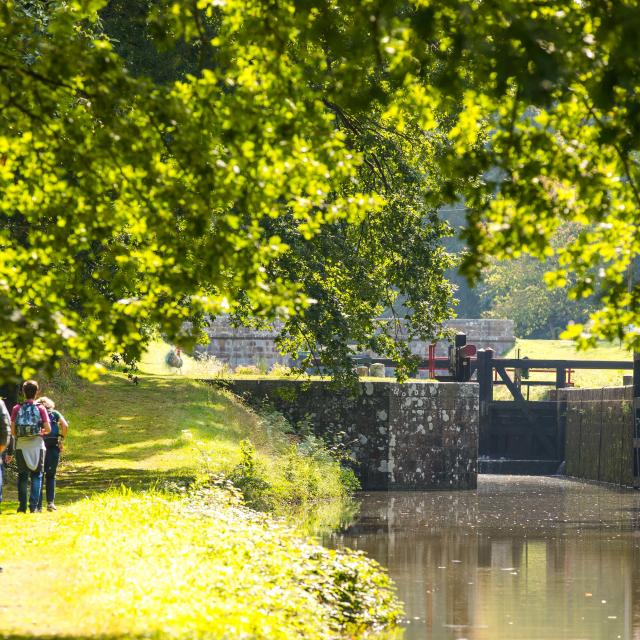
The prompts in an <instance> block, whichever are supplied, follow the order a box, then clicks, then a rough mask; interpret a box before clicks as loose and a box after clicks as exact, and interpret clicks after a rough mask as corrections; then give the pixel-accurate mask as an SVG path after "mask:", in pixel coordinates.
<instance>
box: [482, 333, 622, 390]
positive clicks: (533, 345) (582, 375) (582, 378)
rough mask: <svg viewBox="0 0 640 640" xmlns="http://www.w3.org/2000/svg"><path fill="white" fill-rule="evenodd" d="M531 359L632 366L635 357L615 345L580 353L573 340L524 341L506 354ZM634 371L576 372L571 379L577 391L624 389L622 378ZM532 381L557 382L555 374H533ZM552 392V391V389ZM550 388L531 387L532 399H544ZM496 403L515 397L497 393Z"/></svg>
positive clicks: (520, 341)
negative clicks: (613, 361) (617, 362)
mask: <svg viewBox="0 0 640 640" xmlns="http://www.w3.org/2000/svg"><path fill="white" fill-rule="evenodd" d="M518 353H519V354H520V357H521V358H522V357H524V356H527V357H529V358H532V359H533V358H546V359H554V360H622V361H626V362H630V361H631V360H632V355H631V354H630V353H629V352H628V351H626V350H624V349H621V348H620V347H619V346H617V345H613V344H606V343H603V344H600V345H599V346H598V348H596V349H590V350H588V351H578V350H577V349H576V346H575V344H574V343H573V342H572V341H571V340H524V339H520V338H519V339H518V340H517V341H516V344H515V345H514V347H513V348H512V349H511V350H510V351H509V352H507V353H506V354H504V356H502V357H504V358H515V357H517V356H518ZM630 373H631V371H626V370H623V369H581V370H576V371H573V372H572V375H571V379H572V381H573V383H574V385H575V386H576V387H582V388H598V387H616V386H620V385H622V377H623V375H625V374H630ZM530 375H531V378H530V379H531V380H549V381H551V382H554V381H555V373H531V374H530ZM549 388H551V387H549ZM547 390H548V388H547V387H538V388H536V387H531V398H538V397H541V396H542V395H543V394H544V393H545V392H546V391H547ZM494 395H495V397H496V399H502V398H503V396H504V398H506V397H509V398H510V397H511V396H510V395H509V392H508V391H507V390H506V389H503V388H500V389H497V390H496V391H495V393H494Z"/></svg>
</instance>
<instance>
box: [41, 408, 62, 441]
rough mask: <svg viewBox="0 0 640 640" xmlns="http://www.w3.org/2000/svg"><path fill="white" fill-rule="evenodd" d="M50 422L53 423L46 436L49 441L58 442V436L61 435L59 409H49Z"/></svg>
mask: <svg viewBox="0 0 640 640" xmlns="http://www.w3.org/2000/svg"><path fill="white" fill-rule="evenodd" d="M47 413H48V414H49V423H50V424H51V431H50V432H49V433H47V435H46V436H45V437H44V439H45V441H46V442H47V443H52V442H56V443H57V442H58V436H59V435H60V414H59V413H58V412H57V411H49V410H47Z"/></svg>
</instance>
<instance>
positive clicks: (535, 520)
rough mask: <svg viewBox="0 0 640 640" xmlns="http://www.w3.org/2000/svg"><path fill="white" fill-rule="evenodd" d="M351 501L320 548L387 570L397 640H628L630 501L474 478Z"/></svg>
mask: <svg viewBox="0 0 640 640" xmlns="http://www.w3.org/2000/svg"><path fill="white" fill-rule="evenodd" d="M360 501H361V509H360V514H359V517H358V519H357V520H356V521H355V522H354V523H353V524H352V525H350V526H348V527H347V528H346V529H344V530H343V531H339V532H337V533H333V534H331V535H330V536H328V537H327V538H326V539H325V540H324V542H325V544H327V545H329V546H333V547H350V548H352V549H360V550H362V551H365V552H366V553H367V554H368V555H369V556H370V557H373V558H375V559H376V560H378V562H380V563H381V564H383V565H384V566H386V567H387V568H388V569H389V572H390V574H391V576H392V578H393V579H394V581H395V583H396V585H397V588H398V595H399V597H400V598H401V600H402V601H403V602H404V603H405V613H406V620H405V626H406V630H405V635H404V638H405V640H414V639H418V638H420V639H421V640H422V639H432V640H462V639H466V640H616V639H618V638H621V639H624V640H640V492H637V491H631V490H629V491H627V490H616V489H610V488H606V487H602V486H597V485H594V484H585V483H580V482H576V481H570V480H564V479H561V478H548V477H531V476H528V477H527V476H480V477H479V482H478V489H477V491H465V492H429V493H422V492H419V493H415V492H388V493H386V492H375V493H364V494H361V496H360Z"/></svg>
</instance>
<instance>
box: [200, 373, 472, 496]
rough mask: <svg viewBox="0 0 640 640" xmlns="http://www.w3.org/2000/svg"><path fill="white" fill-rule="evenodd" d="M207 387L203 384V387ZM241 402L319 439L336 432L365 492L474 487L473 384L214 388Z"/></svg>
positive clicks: (240, 384) (253, 383) (252, 383)
mask: <svg viewBox="0 0 640 640" xmlns="http://www.w3.org/2000/svg"><path fill="white" fill-rule="evenodd" d="M210 382H211V381H210ZM215 384H222V385H224V386H225V387H226V388H228V389H230V390H231V391H232V392H233V393H235V394H237V395H239V396H242V397H243V398H244V399H245V400H246V401H247V402H249V404H251V405H253V406H260V405H261V404H263V403H264V402H265V401H266V402H268V404H269V405H271V406H273V407H274V408H275V409H277V410H278V411H280V412H282V413H283V414H284V415H285V416H286V417H287V419H288V420H289V421H290V422H291V423H292V424H293V425H294V427H295V426H296V425H300V424H302V423H305V424H308V425H310V426H311V428H312V429H313V431H314V433H315V434H316V435H318V436H320V437H327V436H328V437H329V439H331V438H333V437H336V436H337V435H338V434H340V433H341V432H342V433H343V436H342V439H343V441H344V442H345V443H346V444H347V446H348V448H349V449H350V451H351V453H352V454H353V458H354V470H355V472H356V474H357V475H358V478H359V479H360V482H361V484H362V488H363V489H365V490H386V489H396V490H432V489H442V490H451V489H475V487H476V482H477V458H478V415H479V401H478V387H477V385H476V384H474V383H453V382H452V383H439V382H430V381H424V382H423V381H418V382H408V383H402V384H400V383H397V382H362V383H359V389H357V392H356V393H354V392H349V391H347V390H345V389H342V388H336V386H335V385H333V384H331V383H330V382H324V381H296V380H264V379H263V380H241V379H234V380H227V381H224V382H216V383H215Z"/></svg>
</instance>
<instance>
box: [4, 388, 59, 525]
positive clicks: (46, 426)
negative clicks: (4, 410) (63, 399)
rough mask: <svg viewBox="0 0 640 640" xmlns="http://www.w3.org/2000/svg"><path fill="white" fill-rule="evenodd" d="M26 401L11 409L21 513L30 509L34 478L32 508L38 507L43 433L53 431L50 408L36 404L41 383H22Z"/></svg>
mask: <svg viewBox="0 0 640 640" xmlns="http://www.w3.org/2000/svg"><path fill="white" fill-rule="evenodd" d="M22 393H23V394H24V397H25V401H24V402H23V403H22V404H17V405H16V406H15V407H13V411H12V412H11V433H12V434H13V436H14V438H16V450H15V454H16V464H17V466H18V502H19V506H18V513H26V512H27V491H28V489H29V477H31V492H30V493H29V511H31V513H33V512H34V511H36V509H37V508H38V501H39V500H40V492H41V491H42V470H43V468H44V454H45V447H44V440H43V439H42V438H43V436H45V435H47V434H48V433H49V432H50V431H51V425H50V423H49V414H48V413H47V410H46V409H45V408H44V407H43V406H41V405H38V404H36V402H35V400H36V395H37V394H38V383H37V382H36V381H35V380H27V381H26V382H25V383H24V384H23V385H22Z"/></svg>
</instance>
